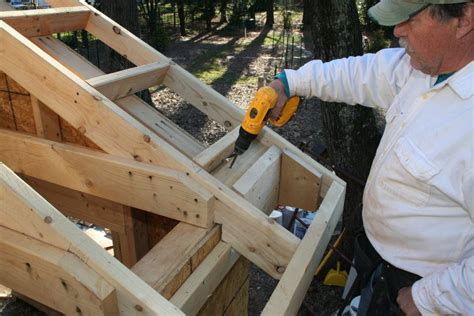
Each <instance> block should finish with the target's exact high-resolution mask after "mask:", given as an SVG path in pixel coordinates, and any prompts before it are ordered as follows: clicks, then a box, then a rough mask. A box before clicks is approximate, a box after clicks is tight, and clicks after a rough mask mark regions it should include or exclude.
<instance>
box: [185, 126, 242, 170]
mask: <svg viewBox="0 0 474 316" xmlns="http://www.w3.org/2000/svg"><path fill="white" fill-rule="evenodd" d="M238 136H239V128H234V129H233V130H232V131H230V132H229V133H227V134H226V135H225V136H224V137H222V138H221V139H219V140H218V141H217V142H215V143H214V144H212V146H209V147H208V148H206V150H203V151H202V152H200V153H199V154H198V155H196V156H195V157H194V158H193V160H194V162H196V163H197V164H198V165H200V166H201V167H202V168H203V169H205V170H207V171H209V172H211V171H214V169H216V168H217V167H218V166H219V165H221V164H222V162H223V161H224V159H226V158H227V157H229V156H230V154H232V152H233V151H234V147H235V141H236V140H237V137H238Z"/></svg>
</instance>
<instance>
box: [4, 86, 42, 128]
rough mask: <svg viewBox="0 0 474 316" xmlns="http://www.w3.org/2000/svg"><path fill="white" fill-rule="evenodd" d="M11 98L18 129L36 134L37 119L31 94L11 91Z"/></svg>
mask: <svg viewBox="0 0 474 316" xmlns="http://www.w3.org/2000/svg"><path fill="white" fill-rule="evenodd" d="M18 87H20V86H18ZM10 98H11V102H12V105H13V113H14V115H15V122H16V129H17V131H19V132H25V133H29V134H35V135H36V126H35V119H34V117H33V109H32V107H31V98H30V96H29V95H22V94H17V93H10Z"/></svg>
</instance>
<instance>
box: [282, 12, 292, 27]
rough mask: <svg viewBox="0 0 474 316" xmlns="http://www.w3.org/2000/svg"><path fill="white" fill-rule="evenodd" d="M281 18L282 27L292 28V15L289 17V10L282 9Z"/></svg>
mask: <svg viewBox="0 0 474 316" xmlns="http://www.w3.org/2000/svg"><path fill="white" fill-rule="evenodd" d="M281 15H282V19H283V29H285V30H291V28H292V25H293V24H292V20H293V19H292V17H291V10H287V9H284V10H282V11H281Z"/></svg>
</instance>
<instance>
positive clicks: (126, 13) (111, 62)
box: [100, 0, 140, 72]
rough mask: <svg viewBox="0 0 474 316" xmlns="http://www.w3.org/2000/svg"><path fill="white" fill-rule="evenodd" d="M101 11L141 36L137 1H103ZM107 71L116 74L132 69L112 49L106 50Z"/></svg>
mask: <svg viewBox="0 0 474 316" xmlns="http://www.w3.org/2000/svg"><path fill="white" fill-rule="evenodd" d="M100 10H101V11H102V12H103V13H104V14H106V15H107V16H108V17H110V18H111V19H112V20H114V21H115V22H117V23H119V24H120V25H121V26H123V27H124V28H126V29H127V30H129V31H130V32H132V33H133V34H135V35H136V36H140V32H139V25H138V8H137V2H136V0H101V1H100ZM106 55H107V56H106V62H105V65H104V66H105V69H104V70H105V71H106V72H115V71H118V70H122V69H125V68H128V67H130V64H128V62H127V61H126V60H125V59H124V58H123V57H122V56H120V55H119V54H117V53H116V52H115V51H113V50H111V49H107V50H106Z"/></svg>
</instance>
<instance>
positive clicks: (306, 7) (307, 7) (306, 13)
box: [303, 0, 314, 30]
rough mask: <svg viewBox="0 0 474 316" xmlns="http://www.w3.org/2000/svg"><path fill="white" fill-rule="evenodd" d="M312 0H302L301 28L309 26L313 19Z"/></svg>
mask: <svg viewBox="0 0 474 316" xmlns="http://www.w3.org/2000/svg"><path fill="white" fill-rule="evenodd" d="M313 6H314V1H313V0H304V1H303V28H304V29H305V30H306V29H307V27H310V26H311V23H312V21H313V14H312V12H313Z"/></svg>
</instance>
